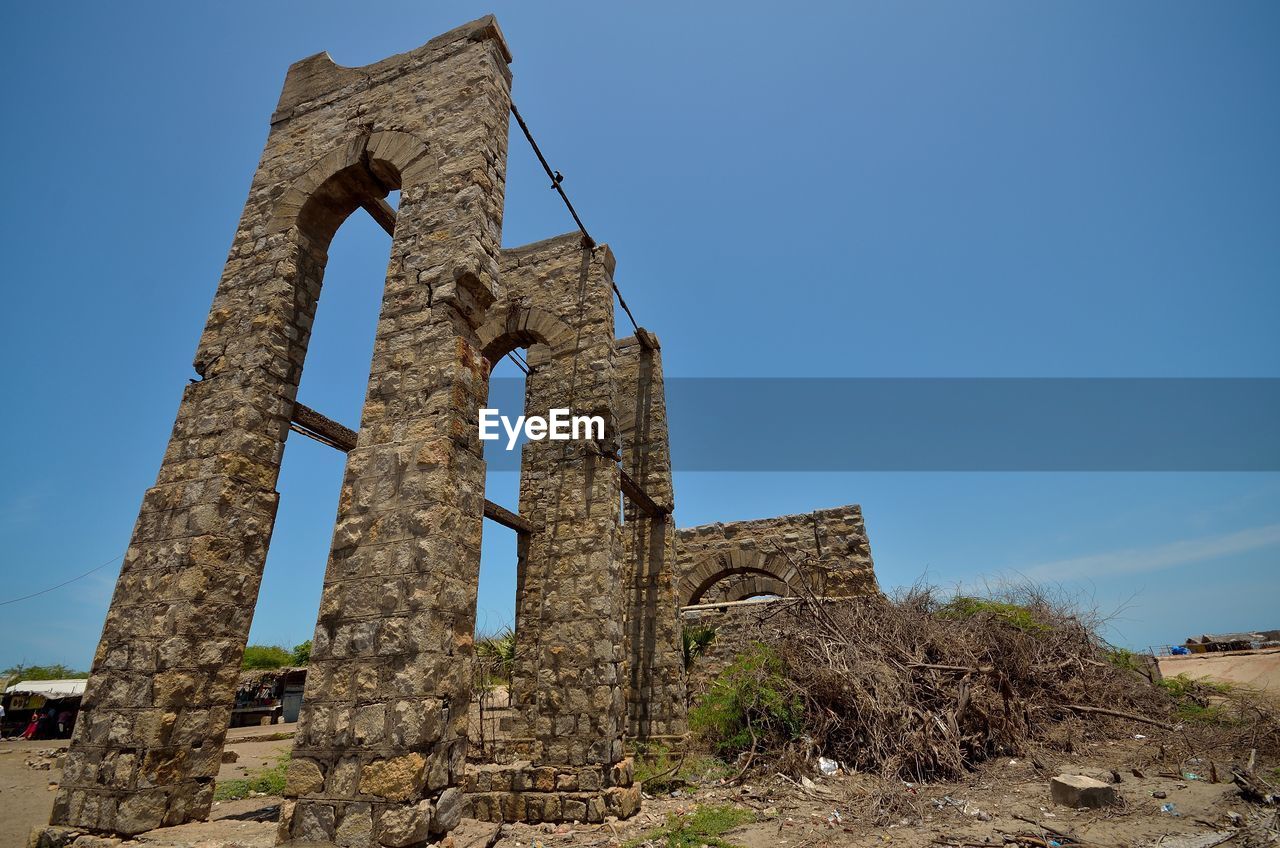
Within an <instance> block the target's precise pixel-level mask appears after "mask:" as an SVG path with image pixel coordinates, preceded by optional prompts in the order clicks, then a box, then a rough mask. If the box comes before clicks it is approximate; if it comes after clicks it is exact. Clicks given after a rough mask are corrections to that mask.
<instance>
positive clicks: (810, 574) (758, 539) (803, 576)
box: [677, 504, 879, 606]
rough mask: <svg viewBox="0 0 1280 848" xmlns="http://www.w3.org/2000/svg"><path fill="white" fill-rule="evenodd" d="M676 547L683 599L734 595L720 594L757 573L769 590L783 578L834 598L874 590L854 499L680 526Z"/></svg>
mask: <svg viewBox="0 0 1280 848" xmlns="http://www.w3.org/2000/svg"><path fill="white" fill-rule="evenodd" d="M677 550H678V553H679V559H678V563H679V565H678V567H677V573H678V575H679V581H678V593H679V597H680V604H681V606H688V605H689V604H695V603H700V602H710V601H715V600H738V599H739V598H728V597H725V595H726V593H729V592H733V591H734V589H733V585H734V582H735V581H740V580H741V579H742V578H744V577H759V578H762V579H761V581H760V585H762V586H767V587H768V589H767V590H769V591H772V590H776V589H778V588H779V587H780V586H785V587H787V588H789V590H790V591H789V592H787V593H786V594H797V593H799V592H800V591H801V588H802V587H803V586H806V585H807V586H808V587H809V589H810V590H811V591H813V592H814V593H815V594H818V595H822V596H826V597H832V598H840V597H850V596H853V595H862V594H867V593H870V592H876V591H879V588H878V585H877V583H876V576H875V570H874V566H873V564H872V561H871V546H870V544H869V542H868V541H867V530H866V526H865V525H864V524H863V521H862V508H861V507H859V506H857V505H852V504H851V505H849V506H840V507H835V508H833V509H820V510H815V511H814V512H809V513H803V514H801V515H783V516H779V517H777V518H761V519H756V520H753V521H733V522H726V523H716V524H704V525H702V526H700V527H687V528H682V529H681V530H680V531H679V538H678V542H677ZM721 583H723V584H724V585H720V586H718V585H717V584H721ZM737 591H738V592H739V593H741V591H742V587H741V586H739V587H738V589H737ZM739 597H745V595H742V594H739Z"/></svg>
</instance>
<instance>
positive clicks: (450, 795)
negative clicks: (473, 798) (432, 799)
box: [431, 786, 466, 836]
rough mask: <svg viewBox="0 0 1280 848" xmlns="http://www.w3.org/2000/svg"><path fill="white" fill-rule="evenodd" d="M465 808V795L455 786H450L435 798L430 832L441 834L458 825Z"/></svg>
mask: <svg viewBox="0 0 1280 848" xmlns="http://www.w3.org/2000/svg"><path fill="white" fill-rule="evenodd" d="M465 810H466V796H465V795H464V794H463V792H462V790H461V789H459V788H458V787H456V786H450V787H449V788H448V789H446V790H445V791H443V792H441V793H440V797H439V798H437V799H436V807H435V813H434V814H433V815H432V817H431V833H433V834H435V835H438V836H442V835H444V834H446V833H448V832H449V831H451V830H453V829H454V828H455V827H457V826H458V822H459V821H461V820H462V814H463V812H464V811H465Z"/></svg>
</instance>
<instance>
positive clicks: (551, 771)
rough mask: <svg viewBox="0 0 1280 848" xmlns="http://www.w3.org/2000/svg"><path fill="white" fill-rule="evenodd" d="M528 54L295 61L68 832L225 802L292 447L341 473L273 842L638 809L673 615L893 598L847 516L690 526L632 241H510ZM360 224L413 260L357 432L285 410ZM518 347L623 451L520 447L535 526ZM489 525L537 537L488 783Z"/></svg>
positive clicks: (358, 840)
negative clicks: (632, 327) (629, 291)
mask: <svg viewBox="0 0 1280 848" xmlns="http://www.w3.org/2000/svg"><path fill="white" fill-rule="evenodd" d="M510 61H511V54H510V52H509V50H508V47H507V44H506V42H505V41H504V39H503V36H502V34H501V32H500V31H499V29H498V26H497V23H496V21H495V20H494V19H493V18H492V17H488V18H484V19H481V20H478V21H475V22H473V23H470V24H467V25H466V26H463V27H460V28H458V29H455V30H453V31H451V32H448V33H445V34H444V35H441V36H439V37H437V38H434V39H432V40H431V41H429V42H427V43H426V44H424V45H423V46H422V47H419V48H418V49H416V50H413V51H411V52H409V53H405V54H401V55H398V56H393V57H391V58H389V59H386V60H384V61H381V62H378V63H375V64H372V65H368V66H365V67H360V68H346V67H340V66H338V65H336V64H334V63H333V61H332V60H330V59H329V57H328V56H327V54H320V55H316V56H312V57H310V58H307V59H304V60H302V61H300V62H297V63H296V64H294V65H293V66H292V67H291V68H290V69H289V71H288V74H287V76H286V79H285V83H284V89H283V91H282V93H281V95H280V100H279V103H278V105H277V108H276V110H275V113H274V114H273V115H272V116H271V124H270V133H269V135H268V137H267V141H266V146H265V149H264V151H263V153H262V158H261V161H260V164H259V166H258V169H257V171H256V173H255V175H254V178H253V182H252V185H251V187H250V190H249V197H248V200H247V202H246V204H245V207H244V212H243V214H242V216H241V219H240V223H239V226H238V227H237V229H236V232H235V236H234V239H233V242H232V246H231V250H230V254H229V256H228V258H227V262H226V265H225V268H224V270H223V273H222V277H221V280H220V282H219V284H218V287H217V291H216V294H215V296H214V300H213V305H212V308H211V309H210V312H209V318H208V323H207V324H206V327H205V330H204V333H203V335H202V336H201V338H200V342H199V346H198V349H197V352H196V356H195V361H194V365H195V370H196V372H197V374H198V376H199V379H198V380H197V381H193V382H192V383H191V384H190V385H188V386H187V387H186V389H185V390H184V393H183V397H182V401H181V405H180V406H179V409H178V413H177V420H176V423H175V424H174V428H173V434H172V437H171V439H170V441H169V446H168V449H167V451H166V452H165V454H164V459H163V463H162V465H161V468H160V471H159V474H158V476H157V479H156V483H155V485H154V486H153V487H152V488H151V489H149V490H148V491H147V493H146V495H145V496H144V498H143V502H142V508H141V512H140V514H139V516H138V520H137V524H136V525H135V528H134V532H133V537H132V540H131V543H130V546H129V549H128V553H127V554H126V556H125V560H124V564H123V566H122V569H121V573H120V577H119V580H118V582H117V585H116V589H115V594H114V596H113V598H112V601H111V606H110V610H109V612H108V614H107V618H106V623H105V625H104V628H103V633H102V639H101V643H100V645H99V647H98V651H97V653H96V655H95V658H94V662H93V669H92V673H91V677H90V680H89V683H88V687H87V691H86V693H85V696H84V701H83V710H82V713H81V716H80V720H79V723H78V724H77V726H76V729H75V735H74V738H73V740H72V743H71V747H70V750H69V752H68V755H67V760H66V766H65V770H64V773H63V780H62V783H61V785H60V787H59V789H58V793H57V798H56V802H55V806H54V812H53V817H52V823H53V825H55V826H62V827H63V828H64V830H65V829H66V828H77V829H80V830H87V831H92V832H102V833H121V834H134V833H139V832H142V831H146V830H149V829H152V828H156V827H159V826H162V825H172V824H180V823H183V822H187V821H193V820H200V819H203V818H205V817H207V816H208V814H209V810H210V805H211V802H212V797H213V788H214V778H215V776H216V774H217V771H218V767H219V763H220V757H221V752H222V746H223V741H224V738H225V735H226V732H227V727H228V723H229V718H230V711H231V709H232V706H233V704H234V701H235V694H236V687H237V684H238V678H239V670H240V660H241V655H242V652H243V649H244V646H245V642H246V639H247V637H248V633H249V626H250V622H251V619H252V615H253V610H254V604H255V600H256V598H257V593H258V586H259V581H260V578H261V575H262V570H263V566H264V562H265V559H266V555H267V548H268V545H269V543H270V540H271V534H272V526H273V521H274V518H275V514H276V506H277V501H278V497H279V496H278V493H277V492H276V489H275V487H276V481H277V476H278V473H279V468H280V463H281V459H282V456H283V452H284V445H285V439H286V436H287V435H288V434H289V433H290V432H291V430H297V431H300V432H306V433H311V434H314V435H318V436H320V437H321V438H323V439H324V440H325V441H326V442H328V443H329V444H332V445H333V446H335V447H337V448H339V449H342V450H345V451H347V462H346V470H345V474H344V480H343V484H342V490H341V496H340V502H339V508H338V515H337V519H336V525H335V528H334V532H333V541H332V548H331V553H330V556H329V561H328V564H327V566H326V569H325V575H324V586H323V593H322V600H321V604H320V609H319V612H318V616H317V623H316V628H315V636H314V644H313V650H312V655H311V662H310V665H309V668H308V675H307V680H306V689H305V696H304V701H303V704H302V707H301V713H300V717H299V724H298V729H297V732H296V735H295V738H294V747H293V756H292V760H291V763H290V765H289V768H288V785H287V788H286V795H287V799H286V802H285V804H284V806H283V809H282V813H281V822H280V831H279V832H280V841H281V842H288V841H290V840H317V841H330V842H335V843H336V844H338V845H344V846H414V845H421V844H424V843H427V842H431V841H435V840H437V839H438V838H440V837H442V836H443V835H444V834H445V833H446V832H448V831H449V830H450V829H451V828H452V827H453V826H454V825H455V824H456V823H457V821H458V819H459V817H460V816H461V815H462V814H463V813H464V812H466V813H468V814H469V815H472V816H476V817H482V818H491V819H493V818H502V819H507V820H516V819H519V820H529V821H561V820H583V821H597V822H598V821H601V820H603V818H604V817H605V816H606V815H617V816H628V815H630V814H632V813H633V812H634V811H635V810H636V809H637V807H638V805H639V801H640V794H639V787H638V785H636V784H634V782H633V780H632V771H631V766H630V761H629V760H628V759H627V756H626V751H625V748H626V744H627V742H628V740H636V739H641V740H643V739H668V740H679V739H681V738H682V737H683V736H684V735H685V733H686V726H685V717H684V716H685V703H686V693H685V680H684V676H683V674H684V672H683V663H682V658H681V650H680V629H679V628H680V621H679V614H680V613H679V607H680V606H681V605H687V604H696V603H698V602H699V601H704V600H706V599H708V598H711V599H717V600H720V599H730V600H733V599H738V598H745V597H749V596H753V595H760V594H789V593H791V592H792V591H794V590H795V589H796V588H797V587H798V586H800V585H801V582H802V581H807V585H809V586H812V587H815V588H816V589H817V591H819V592H821V593H826V594H832V595H844V594H852V593H856V592H860V591H868V590H874V577H873V575H872V571H871V558H870V553H869V549H868V547H867V542H866V534H865V531H864V529H863V526H862V518H861V513H860V512H859V511H858V509H857V508H856V507H845V508H841V509H837V510H827V511H823V512H818V513H813V514H812V515H806V516H793V517H787V518H781V519H771V520H768V521H764V522H743V523H739V524H725V525H712V526H710V527H702V528H694V529H693V530H688V531H681V532H679V533H677V531H676V528H675V525H674V521H673V518H672V510H673V507H674V503H675V500H674V492H673V487H672V470H671V459H670V451H669V447H668V432H667V414H666V408H665V394H664V391H663V376H662V356H661V347H660V344H659V341H658V339H657V337H656V336H655V335H654V334H652V333H649V332H647V331H645V330H639V331H637V332H636V333H635V335H633V336H631V337H628V338H623V339H618V338H615V333H614V300H613V273H614V264H615V258H614V256H613V254H612V252H611V251H610V249H609V248H608V247H607V246H604V245H595V244H594V243H593V242H591V241H590V240H589V239H587V238H585V235H584V234H583V233H578V232H574V233H572V234H570V235H564V236H559V237H556V238H551V239H548V240H546V241H542V242H538V243H536V244H531V245H527V246H524V247H517V248H507V249H504V248H502V247H501V230H502V208H503V192H504V179H505V174H506V157H507V141H508V124H509V121H508V115H509V113H510V111H511V108H512V106H511V73H510V71H509V67H508V66H509V63H510ZM395 190H398V191H399V192H400V203H399V208H398V209H393V208H392V207H391V206H390V205H388V203H387V202H386V200H385V198H386V197H387V195H388V194H389V193H390V192H392V191H395ZM359 209H363V210H365V211H366V212H368V213H369V214H370V215H372V216H373V217H374V218H375V219H376V220H377V221H378V222H379V223H380V224H382V225H383V226H384V227H385V228H386V229H387V230H388V231H390V232H391V233H392V235H393V241H392V246H391V253H390V257H389V260H388V264H387V269H386V279H385V288H384V294H383V299H382V308H381V315H380V318H379V321H378V325H377V331H376V340H375V345H374V353H373V361H372V366H371V372H370V376H369V383H368V390H367V395H366V400H365V404H364V408H363V413H362V416H361V420H360V421H359V422H358V429H357V430H348V429H346V428H344V427H342V426H340V425H338V424H336V423H334V422H331V421H329V420H328V419H326V418H324V416H322V415H320V414H318V413H316V412H314V411H312V410H310V409H308V408H306V407H305V406H303V405H301V404H299V403H298V399H297V396H296V395H297V388H298V382H299V379H300V376H301V373H302V367H303V362H304V359H305V356H306V352H307V343H308V339H309V335H310V329H311V325H312V320H313V318H314V316H315V312H316V306H317V302H318V299H319V296H320V292H321V285H322V282H323V278H324V271H325V263H326V258H327V256H326V251H327V249H328V246H329V242H330V240H331V238H332V237H333V235H334V233H335V232H336V230H337V229H338V227H339V226H340V225H341V224H342V222H343V221H344V220H345V219H346V218H347V216H349V215H351V214H352V213H353V212H356V211H357V210H359ZM517 348H522V349H525V350H526V351H527V359H528V363H529V366H530V371H531V373H530V374H529V376H528V379H527V381H526V400H525V403H526V411H527V412H528V413H530V414H546V411H547V410H549V409H550V408H552V407H567V408H570V409H572V410H573V411H574V412H575V413H590V414H593V415H600V416H602V417H603V418H604V420H605V422H606V434H605V438H604V439H601V440H594V441H568V442H553V441H545V442H531V443H529V444H528V445H527V446H525V448H524V451H523V455H522V471H521V483H520V487H521V488H520V501H519V514H518V515H515V514H511V513H509V512H507V511H506V510H503V509H501V508H499V507H496V506H494V505H492V504H489V503H487V502H486V500H485V497H484V483H485V464H484V460H483V452H482V447H481V442H480V440H479V438H478V428H477V424H478V410H479V409H480V408H481V407H483V406H485V405H486V401H487V397H488V378H489V371H490V367H491V365H492V363H494V362H496V361H497V360H498V359H499V358H500V357H502V356H503V355H505V354H507V353H508V352H510V351H512V350H514V349H517ZM624 495H625V500H624ZM620 502H625V507H624V509H622V510H620V509H619V504H620ZM485 517H488V518H491V519H494V520H495V521H498V522H499V523H502V524H505V525H507V526H508V527H510V528H512V529H513V530H515V531H516V532H517V533H518V534H519V557H520V563H519V585H518V587H517V611H516V630H517V640H518V641H517V664H516V669H515V674H514V678H513V694H512V696H513V701H514V706H515V712H516V714H517V716H518V719H517V721H516V722H515V726H514V727H512V728H511V732H510V733H509V734H507V737H506V738H505V739H504V740H503V743H502V750H501V751H499V752H498V754H497V755H496V756H495V757H494V759H495V762H494V763H492V764H490V765H487V766H483V767H480V768H476V767H472V768H471V769H470V771H468V765H467V758H466V753H467V750H466V749H467V739H466V723H467V705H468V703H469V698H470V688H471V682H472V680H471V670H470V666H471V652H472V638H473V632H474V628H475V609H476V588H477V581H478V569H479V562H480V538H481V523H482V520H483V519H484V518H485ZM780 549H781V550H782V551H783V553H779V550H780ZM464 790H465V791H464ZM57 831H58V828H57V827H54V828H52V829H50V830H49V831H48V833H49V834H51V835H50V836H49V838H50V839H53V838H54V836H53V835H54V834H56V832H57ZM50 844H53V843H50Z"/></svg>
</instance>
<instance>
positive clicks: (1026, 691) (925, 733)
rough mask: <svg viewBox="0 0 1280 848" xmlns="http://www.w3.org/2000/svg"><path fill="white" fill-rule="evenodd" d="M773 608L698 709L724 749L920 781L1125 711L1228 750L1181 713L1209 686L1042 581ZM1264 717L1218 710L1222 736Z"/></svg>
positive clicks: (1263, 722) (1156, 727)
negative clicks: (1174, 676)
mask: <svg viewBox="0 0 1280 848" xmlns="http://www.w3.org/2000/svg"><path fill="white" fill-rule="evenodd" d="M769 607H770V610H769V611H768V612H763V613H760V614H759V616H760V617H759V620H758V621H757V628H758V635H759V637H760V640H761V642H762V643H763V644H761V645H757V646H756V647H755V648H754V649H753V650H751V651H748V652H747V653H746V654H744V655H742V656H740V657H739V658H738V660H737V661H736V662H735V663H733V664H732V665H731V666H730V667H729V668H728V669H726V671H725V672H724V673H723V674H721V675H720V677H719V678H718V679H717V680H716V682H715V683H714V684H713V685H712V686H711V687H710V689H709V690H708V692H707V693H706V695H705V696H704V698H703V701H702V705H701V706H699V707H698V708H697V709H695V710H694V714H693V718H694V719H695V724H697V725H700V726H701V728H702V730H703V733H704V736H706V737H707V738H709V739H710V740H711V741H712V742H713V743H715V744H717V745H718V747H719V748H720V751H721V752H722V753H732V751H733V749H735V748H736V749H738V750H751V749H759V750H760V751H762V752H763V751H769V753H770V754H771V755H772V756H769V757H768V759H769V760H771V761H772V762H773V763H775V764H779V765H781V764H783V763H785V762H786V761H787V760H788V759H790V760H792V761H793V762H795V761H796V760H797V759H799V758H803V759H805V760H809V759H811V758H812V756H813V755H815V754H818V753H821V754H822V755H824V756H826V757H830V758H833V759H836V760H838V761H839V762H841V763H843V764H845V765H846V766H847V767H850V768H853V769H856V770H858V771H861V772H865V773H873V774H879V775H883V776H885V777H889V776H893V777H897V778H901V779H905V780H910V781H918V780H937V779H949V778H955V777H958V776H960V775H961V774H962V773H964V772H965V771H967V770H969V769H971V768H973V767H974V766H975V765H976V764H977V763H979V762H981V761H983V760H986V759H989V758H991V757H993V756H1000V755H1010V756H1019V755H1023V754H1025V753H1026V752H1027V751H1028V750H1030V749H1031V748H1032V746H1033V745H1034V744H1035V743H1039V742H1043V741H1045V740H1046V739H1048V738H1050V737H1052V736H1053V735H1054V734H1055V733H1058V734H1060V733H1061V730H1062V725H1063V722H1064V721H1072V722H1073V723H1074V724H1075V725H1076V726H1077V727H1078V728H1083V727H1086V726H1092V727H1095V728H1099V729H1102V730H1106V729H1107V728H1110V727H1111V726H1112V725H1113V724H1115V723H1117V722H1121V723H1124V725H1125V727H1126V730H1125V731H1120V730H1118V729H1117V730H1115V732H1116V733H1120V732H1128V733H1132V732H1133V730H1132V727H1133V726H1134V725H1133V722H1140V723H1141V724H1142V726H1143V727H1145V728H1147V730H1146V731H1145V732H1148V733H1168V734H1169V735H1171V736H1172V737H1176V738H1177V739H1179V740H1181V741H1184V742H1186V743H1187V744H1188V746H1190V747H1196V746H1200V747H1201V750H1203V749H1204V747H1206V746H1207V747H1213V743H1212V740H1211V739H1210V740H1208V741H1206V738H1200V739H1195V738H1193V736H1194V734H1195V733H1196V732H1199V731H1203V730H1207V728H1203V727H1202V728H1194V727H1193V728H1190V729H1188V724H1190V722H1187V721H1185V720H1184V716H1182V715H1181V714H1180V712H1179V711H1180V710H1181V709H1185V708H1186V706H1187V705H1188V704H1192V705H1194V703H1196V702H1197V701H1196V699H1199V701H1201V702H1204V701H1206V693H1209V694H1212V693H1211V691H1210V690H1209V689H1205V688H1203V687H1200V686H1197V685H1191V686H1190V687H1189V688H1186V687H1183V688H1182V691H1179V692H1178V693H1176V696H1175V694H1174V693H1171V692H1170V691H1169V690H1168V689H1165V688H1161V687H1159V686H1155V685H1153V684H1152V682H1151V680H1150V679H1149V678H1147V677H1145V676H1144V675H1143V673H1142V670H1141V668H1140V666H1141V663H1135V662H1134V659H1135V658H1134V657H1133V655H1130V654H1127V653H1126V652H1122V651H1116V650H1115V649H1113V648H1111V647H1110V646H1108V645H1107V644H1106V643H1105V642H1104V641H1103V640H1102V639H1101V638H1100V637H1099V636H1098V633H1097V622H1096V621H1095V620H1093V618H1092V617H1090V616H1087V615H1082V614H1080V613H1079V612H1076V611H1073V610H1072V609H1071V608H1070V606H1069V605H1064V604H1063V603H1062V602H1061V600H1060V599H1055V598H1051V597H1050V596H1048V595H1046V594H1045V593H1044V592H1042V591H1040V590H1038V589H1036V588H1034V587H1023V588H1021V589H1018V590H1014V591H1010V592H1006V593H1005V594H1004V595H1003V596H1001V597H999V598H998V599H990V598H982V599H979V598H971V597H953V598H950V599H947V600H943V599H942V598H941V597H940V596H939V595H938V594H937V593H936V592H935V591H933V590H930V589H924V588H917V589H913V590H911V591H910V592H907V593H905V594H904V595H902V596H900V597H898V598H895V599H892V600H890V599H886V598H883V597H872V598H865V599H860V600H856V601H838V602H827V601H821V600H817V599H814V598H800V599H796V600H794V601H788V602H782V603H777V604H771V605H769ZM1233 709H1234V708H1233ZM1246 709H1252V707H1249V708H1246ZM1254 719H1255V720H1253V721H1251V722H1250V721H1245V722H1236V721H1234V720H1231V721H1222V722H1215V724H1216V725H1217V726H1216V727H1214V728H1213V729H1212V732H1211V733H1209V736H1213V737H1214V738H1216V739H1218V740H1219V741H1221V739H1222V738H1223V736H1222V734H1223V733H1224V732H1225V733H1227V735H1231V734H1235V736H1238V737H1239V738H1235V737H1234V736H1233V737H1232V744H1237V745H1238V744H1247V741H1248V740H1247V739H1246V738H1245V737H1246V736H1249V735H1251V738H1252V740H1253V745H1254V747H1260V748H1265V749H1268V750H1275V749H1276V748H1277V746H1280V729H1278V726H1277V724H1276V721H1275V717H1274V714H1272V715H1264V714H1263V713H1258V714H1257V716H1254ZM1246 725H1247V726H1246ZM1224 728H1225V730H1224ZM796 764H797V765H798V763H796Z"/></svg>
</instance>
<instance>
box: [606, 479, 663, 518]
mask: <svg viewBox="0 0 1280 848" xmlns="http://www.w3.org/2000/svg"><path fill="white" fill-rule="evenodd" d="M618 474H619V476H620V477H621V478H622V493H623V494H624V495H626V496H627V499H628V500H630V501H631V502H632V503H633V504H635V505H636V506H638V507H640V510H641V512H643V513H645V514H646V515H648V516H649V517H650V518H665V517H666V516H668V515H670V514H671V507H669V506H665V505H663V504H659V503H658V502H657V501H655V500H654V499H653V498H651V497H649V493H648V492H646V491H645V490H644V489H642V488H640V486H639V485H638V484H637V483H636V481H635V480H632V479H631V475H630V474H628V473H627V472H626V471H624V470H623V469H621V468H619V469H618Z"/></svg>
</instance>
